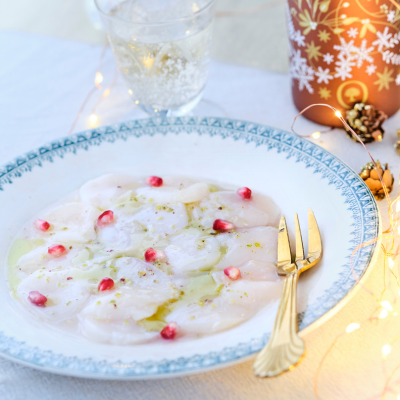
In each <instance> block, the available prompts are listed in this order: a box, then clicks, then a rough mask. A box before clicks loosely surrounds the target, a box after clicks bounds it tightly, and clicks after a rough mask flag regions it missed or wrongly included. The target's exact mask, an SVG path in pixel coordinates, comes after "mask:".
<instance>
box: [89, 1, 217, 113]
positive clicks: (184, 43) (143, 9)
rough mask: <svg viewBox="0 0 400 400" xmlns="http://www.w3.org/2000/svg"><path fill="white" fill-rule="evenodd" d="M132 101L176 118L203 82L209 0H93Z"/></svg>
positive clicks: (189, 107) (209, 28)
mask: <svg viewBox="0 0 400 400" xmlns="http://www.w3.org/2000/svg"><path fill="white" fill-rule="evenodd" d="M95 2H96V6H97V8H98V10H99V12H100V15H101V17H102V20H103V22H104V25H105V27H106V29H107V32H108V37H109V40H110V43H111V46H112V48H113V51H114V55H115V58H116V60H117V65H118V69H119V71H120V73H121V75H122V77H123V80H124V81H125V84H126V86H127V87H128V92H129V94H130V95H131V97H132V99H133V100H134V101H135V103H136V104H138V105H139V106H140V107H141V108H142V109H143V110H144V111H146V112H147V113H148V114H150V115H167V116H173V115H176V116H179V115H184V114H186V113H188V112H189V111H191V110H192V109H193V108H194V107H196V105H197V104H198V102H199V101H200V99H201V96H202V94H203V91H204V87H205V85H206V81H207V75H208V67H209V62H210V47H211V37H212V29H213V20H214V4H215V0H196V3H195V2H193V1H189V0H95Z"/></svg>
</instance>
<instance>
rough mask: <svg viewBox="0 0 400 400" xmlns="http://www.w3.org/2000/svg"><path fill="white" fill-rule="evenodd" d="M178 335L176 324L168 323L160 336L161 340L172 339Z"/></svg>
mask: <svg viewBox="0 0 400 400" xmlns="http://www.w3.org/2000/svg"><path fill="white" fill-rule="evenodd" d="M177 333H178V324H177V323H176V322H170V323H169V324H168V325H167V326H165V327H164V328H163V330H162V331H161V332H160V335H161V337H162V338H163V339H167V340H170V339H174V338H175V336H176V334H177Z"/></svg>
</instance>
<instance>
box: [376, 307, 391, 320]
mask: <svg viewBox="0 0 400 400" xmlns="http://www.w3.org/2000/svg"><path fill="white" fill-rule="evenodd" d="M388 315H389V313H388V310H386V308H384V309H383V310H382V311H381V312H380V313H379V315H378V318H379V319H383V318H386V317H387V316H388Z"/></svg>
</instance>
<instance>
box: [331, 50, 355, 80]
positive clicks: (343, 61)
mask: <svg viewBox="0 0 400 400" xmlns="http://www.w3.org/2000/svg"><path fill="white" fill-rule="evenodd" d="M338 58H339V61H336V62H335V64H336V65H337V67H335V70H336V74H335V78H340V79H341V80H342V81H345V80H346V79H347V78H352V77H353V75H351V73H350V72H351V71H352V69H353V67H354V66H355V65H356V63H355V62H353V61H352V58H351V56H350V57H346V56H345V55H343V54H339V55H338Z"/></svg>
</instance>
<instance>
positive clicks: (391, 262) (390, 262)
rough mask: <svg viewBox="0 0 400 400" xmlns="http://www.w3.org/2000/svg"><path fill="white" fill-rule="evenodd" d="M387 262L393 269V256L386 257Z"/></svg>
mask: <svg viewBox="0 0 400 400" xmlns="http://www.w3.org/2000/svg"><path fill="white" fill-rule="evenodd" d="M388 264H389V268H390V269H393V267H394V261H393V258H390V257H389V258H388Z"/></svg>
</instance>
